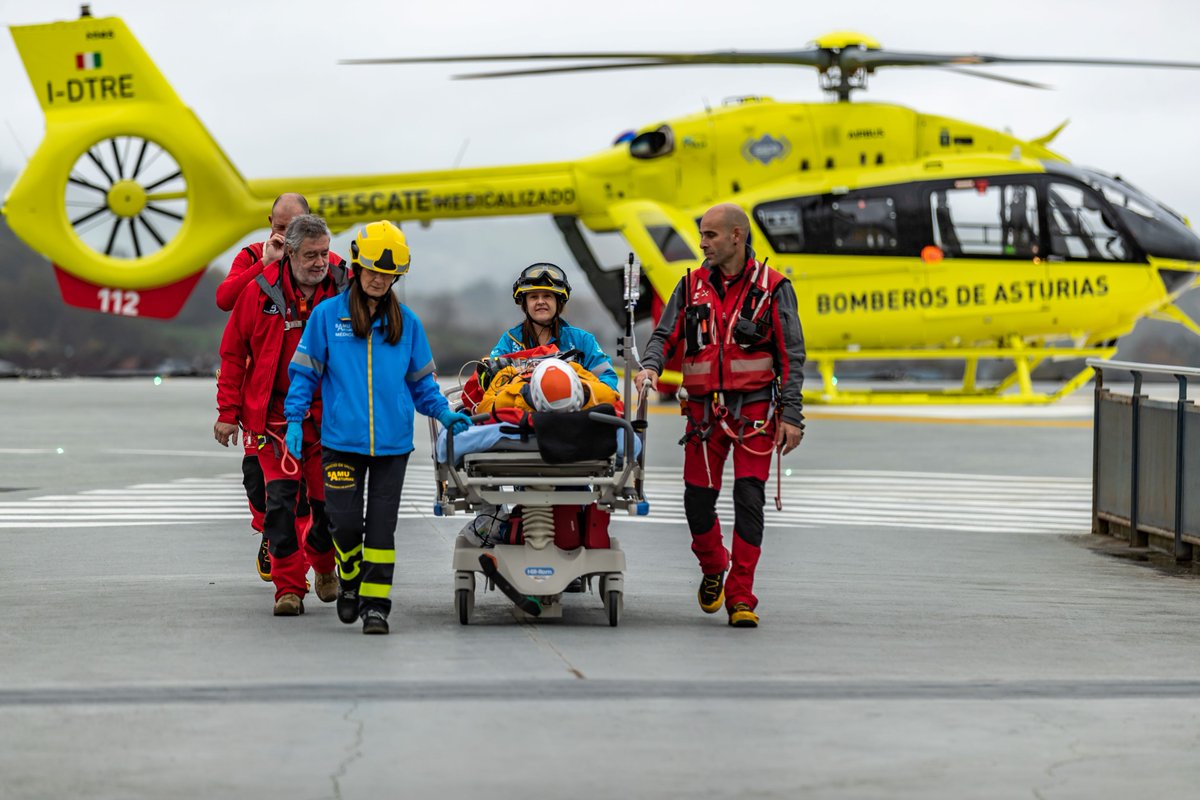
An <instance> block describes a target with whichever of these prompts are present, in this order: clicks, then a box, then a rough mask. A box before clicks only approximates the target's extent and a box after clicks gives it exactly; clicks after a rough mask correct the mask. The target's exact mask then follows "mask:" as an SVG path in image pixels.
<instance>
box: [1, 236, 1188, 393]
mask: <svg viewBox="0 0 1200 800" xmlns="http://www.w3.org/2000/svg"><path fill="white" fill-rule="evenodd" d="M223 274H224V273H223V272H221V271H217V270H210V272H209V274H208V275H206V276H205V277H204V279H203V280H202V281H201V282H200V285H199V286H197V287H196V290H195V292H193V294H192V296H191V298H190V299H189V300H188V302H187V304H186V305H185V306H184V308H183V310H182V312H180V314H179V316H178V317H176V318H175V319H173V320H170V321H167V322H164V321H161V320H150V319H136V318H128V317H116V316H108V315H104V314H98V313H95V312H92V311H83V310H81V309H76V308H70V307H68V306H66V305H64V304H63V302H62V300H61V299H60V298H59V293H58V286H57V285H56V283H55V280H54V274H53V270H52V269H51V268H50V265H49V264H48V263H47V262H46V260H45V259H44V258H43V257H41V256H40V255H38V254H36V253H34V252H32V251H31V250H30V249H29V248H28V247H26V246H25V245H24V243H22V242H21V241H19V240H18V239H17V238H16V237H15V236H14V235H13V234H12V232H11V231H10V230H9V229H8V226H7V225H4V224H2V223H0V275H3V276H4V278H5V289H6V290H5V291H4V292H0V359H2V360H6V361H10V362H12V363H13V364H15V365H16V366H17V368H18V369H19V370H20V371H21V372H22V373H24V374H30V375H56V374H57V375H119V374H147V373H155V372H164V373H171V374H211V373H212V371H213V369H214V368H215V367H216V366H217V363H218V361H219V357H218V354H217V349H218V346H219V344H220V340H221V332H222V331H223V330H224V327H225V320H226V315H225V314H224V313H223V312H221V311H220V310H218V309H217V307H216V304H215V302H214V300H213V297H214V295H215V292H216V286H217V283H218V282H219V281H220V279H221V277H222V276H223ZM509 292H510V289H509V286H508V285H507V284H501V283H490V282H487V281H483V280H472V281H469V282H468V283H467V285H466V286H461V287H454V288H452V289H450V288H448V289H447V290H446V291H444V292H439V293H438V294H426V295H420V294H410V295H409V296H407V297H406V302H407V303H408V304H409V305H410V306H412V307H413V309H414V310H416V312H417V314H418V315H419V316H420V317H421V319H422V320H423V321H424V323H425V327H426V330H427V332H428V334H429V338H430V344H431V346H432V348H433V353H434V357H435V359H436V360H437V363H438V367H439V371H440V372H441V373H442V374H443V375H453V374H454V373H456V372H457V371H458V368H459V366H461V365H462V364H463V363H465V362H467V361H469V360H471V359H474V358H479V357H480V356H482V355H485V354H486V353H487V351H488V350H489V349H490V348H491V346H492V345H493V344H494V343H495V342H496V339H497V338H498V337H499V335H500V332H501V331H502V330H504V329H505V328H507V327H509V326H511V325H514V324H516V323H517V322H518V321H519V320H520V312H519V311H518V310H517V308H516V307H515V306H514V305H513V303H512V299H511V295H510V294H509ZM576 294H577V297H576V298H575V299H574V300H572V303H571V307H570V309H569V312H568V314H567V317H568V319H570V320H571V321H572V322H573V323H574V324H576V325H580V326H582V327H585V328H588V329H590V330H592V331H593V332H594V333H595V334H596V335H597V338H598V339H599V340H600V342H601V344H602V345H603V346H604V347H605V349H606V350H609V352H610V355H613V356H615V346H614V344H613V343H614V341H615V338H616V336H617V328H616V326H615V325H614V323H613V322H612V319H611V317H609V316H608V314H607V312H606V311H604V310H603V309H602V308H601V306H600V304H599V302H598V301H596V300H595V299H594V298H593V297H587V296H582V297H580V296H578V295H579V294H581V293H579V292H577V293H576ZM1180 305H1181V307H1183V309H1184V310H1185V311H1187V312H1188V313H1189V314H1191V315H1192V316H1193V317H1194V318H1200V292H1193V293H1192V294H1191V295H1188V296H1186V297H1184V298H1183V300H1182V301H1181V303H1180ZM646 331H647V327H646V326H645V325H642V326H639V341H640V342H641V343H642V346H644V345H645V338H646ZM1118 358H1121V359H1124V360H1128V361H1146V362H1153V363H1161V364H1181V365H1196V364H1200V337H1196V336H1193V335H1192V334H1191V333H1189V332H1187V331H1186V330H1184V329H1183V328H1182V327H1180V326H1178V325H1174V324H1171V323H1165V322H1155V321H1153V320H1144V321H1142V322H1141V323H1139V325H1138V329H1137V331H1135V332H1134V333H1133V334H1132V335H1130V336H1128V337H1126V338H1125V339H1123V340H1122V341H1121V349H1120V352H1119V353H1118ZM994 366H995V369H994V370H991V369H988V368H987V366H986V365H981V375H980V377H981V378H984V377H987V374H988V373H989V372H993V371H999V370H1000V369H1001V368H1002V366H1001V365H1000V364H996V365H994ZM851 368H853V369H854V370H855V373H854V374H855V375H857V376H862V377H872V376H873V377H882V378H895V379H904V378H925V377H928V378H935V377H957V374H956V373H958V372H960V371H961V365H959V364H954V363H949V364H943V363H939V362H930V361H923V362H875V363H865V362H864V363H862V364H859V365H856V366H854V367H851V365H849V364H848V365H846V369H843V370H840V372H841V374H842V375H844V376H846V377H850V376H851V373H850V369H851ZM1003 368H1004V369H1007V368H1008V367H1007V365H1005V366H1004V367H1003ZM1077 370H1078V366H1077V365H1075V364H1047V365H1045V366H1043V367H1042V368H1040V369H1039V371H1038V372H1037V373H1036V374H1035V377H1046V378H1050V377H1055V376H1058V375H1061V374H1072V373H1073V372H1075V371H1077Z"/></svg>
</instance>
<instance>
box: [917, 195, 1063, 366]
mask: <svg viewBox="0 0 1200 800" xmlns="http://www.w3.org/2000/svg"><path fill="white" fill-rule="evenodd" d="M926 208H927V209H928V211H927V213H928V214H929V219H930V222H931V225H930V233H931V235H932V242H931V244H933V245H934V247H935V248H936V250H932V251H930V250H928V249H927V250H926V252H925V262H926V279H927V287H928V289H929V292H930V293H931V294H932V296H933V298H934V303H933V305H932V307H931V308H929V309H928V310H927V318H928V319H929V320H930V323H931V325H932V326H933V330H934V332H935V338H937V339H943V340H949V341H956V340H957V341H963V342H966V343H972V342H986V341H996V340H999V339H1001V338H1003V337H1005V336H1007V335H1009V334H1011V333H1014V332H1016V331H1017V330H1020V331H1022V332H1024V331H1026V330H1032V331H1034V332H1035V333H1038V332H1041V330H1042V329H1044V328H1045V326H1046V325H1047V324H1048V323H1049V322H1050V308H1049V305H1048V303H1046V302H1045V301H1044V300H1043V299H1042V298H1041V296H1040V292H1039V287H1041V285H1042V284H1043V283H1044V281H1045V280H1046V265H1045V262H1044V259H1043V258H1042V256H1043V255H1044V251H1045V245H1044V244H1043V241H1042V239H1043V237H1042V232H1041V228H1042V225H1041V217H1040V214H1039V201H1038V192H1037V186H1036V184H1035V183H1034V182H1033V181H1032V180H1030V181H1028V182H1026V180H1022V179H1021V178H1020V177H1016V178H1014V177H1008V176H1005V177H1002V178H990V177H987V178H963V179H959V180H954V181H947V182H944V183H943V182H939V183H935V184H931V185H930V186H929V188H928V203H927V206H926ZM939 253H940V258H939V257H938V254H939ZM1018 316H1019V317H1020V320H1019V324H1018V322H1016V321H1015V320H1016V318H1017V317H1018Z"/></svg>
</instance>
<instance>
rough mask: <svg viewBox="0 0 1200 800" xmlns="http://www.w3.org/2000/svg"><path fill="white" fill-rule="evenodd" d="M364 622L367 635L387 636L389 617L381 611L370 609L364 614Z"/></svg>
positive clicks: (364, 631)
mask: <svg viewBox="0 0 1200 800" xmlns="http://www.w3.org/2000/svg"><path fill="white" fill-rule="evenodd" d="M362 621H363V633H365V634H368V635H370V634H387V632H388V623H387V617H385V616H384V615H383V612H382V611H380V610H379V609H376V608H368V609H367V610H366V611H364V612H363V618H362Z"/></svg>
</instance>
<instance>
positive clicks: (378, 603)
mask: <svg viewBox="0 0 1200 800" xmlns="http://www.w3.org/2000/svg"><path fill="white" fill-rule="evenodd" d="M350 252H351V256H352V257H351V260H350V263H351V265H352V267H353V269H354V280H353V281H352V282H351V284H350V288H349V289H348V290H347V291H345V292H343V293H342V294H340V295H338V296H336V297H333V298H330V299H329V300H328V301H326V302H324V303H321V304H320V305H318V306H317V307H316V308H315V309H313V312H312V315H311V316H310V317H309V320H308V324H307V326H306V327H305V329H304V335H303V336H302V337H301V339H300V345H299V346H298V347H297V348H296V354H295V355H294V356H293V357H292V363H291V365H290V366H289V368H288V374H289V375H290V377H291V387H290V389H289V391H288V396H287V400H286V401H285V403H284V416H286V417H287V420H288V432H287V445H288V450H290V451H292V452H297V451H298V450H299V448H300V443H301V422H302V421H303V420H304V417H305V415H306V414H307V413H308V407H309V404H310V403H311V402H312V397H313V393H314V391H315V390H316V388H317V386H318V385H319V386H320V387H321V397H322V402H323V407H324V413H323V414H322V417H321V444H322V453H321V462H322V466H323V468H324V471H325V498H326V500H325V503H326V505H325V509H326V513H327V514H328V516H329V523H330V529H331V532H332V534H333V543H334V547H335V549H336V550H337V559H338V579H339V580H338V597H337V613H338V618H339V619H340V620H341V621H342V622H345V623H347V624H350V623H352V622H354V621H355V620H356V619H359V618H361V619H362V622H363V633H372V634H380V633H387V632H388V623H387V617H388V613H389V612H390V611H391V606H392V603H391V600H390V599H389V597H388V596H389V594H390V593H391V588H392V574H393V570H394V567H395V563H396V544H395V539H396V537H395V534H396V519H397V513H398V512H399V508H400V493H401V491H402V490H403V488H404V473H405V469H406V468H407V466H408V455H409V453H410V452H412V449H413V423H414V412H416V411H420V412H421V413H422V414H424V415H425V416H427V417H434V418H436V419H437V420H438V421H439V422H441V423H442V424H443V425H445V426H446V427H449V428H452V429H453V430H454V432H455V433H459V432H461V431H463V430H466V428H467V426H469V425H470V424H471V420H470V418H469V417H467V416H466V415H464V414H457V413H455V412H453V411H451V410H450V405H449V403H447V402H446V398H445V397H443V396H442V393H441V390H440V389H439V388H438V385H437V382H436V381H435V380H434V374H433V354H432V353H431V352H430V350H429V340H428V339H427V338H426V337H425V329H424V328H423V327H422V326H421V321H420V320H419V319H417V316H416V314H414V313H413V312H412V311H411V310H410V309H408V308H406V307H405V306H404V305H402V304H401V303H400V301H399V300H397V299H396V295H395V294H393V293H392V285H393V284H395V282H396V281H397V280H398V279H399V277H400V276H401V275H403V274H404V273H406V272H408V267H409V263H410V258H409V251H408V245H407V243H406V242H405V240H404V234H403V233H401V231H400V229H399V228H397V227H396V226H395V225H393V224H392V223H390V222H372V223H371V224H369V225H367V226H366V227H365V228H362V229H361V230H359V232H358V235H357V236H356V237H355V240H354V242H353V243H352V244H351V246H350ZM293 445H294V446H295V449H294V450H293ZM368 475H369V476H370V484H371V492H370V495H369V496H367V497H366V498H365V503H364V489H365V488H366V485H367V478H368Z"/></svg>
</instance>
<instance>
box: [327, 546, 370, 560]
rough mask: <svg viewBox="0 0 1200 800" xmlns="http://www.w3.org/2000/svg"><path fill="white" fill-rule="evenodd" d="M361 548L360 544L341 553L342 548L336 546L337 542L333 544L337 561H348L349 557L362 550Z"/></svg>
mask: <svg viewBox="0 0 1200 800" xmlns="http://www.w3.org/2000/svg"><path fill="white" fill-rule="evenodd" d="M362 548H363V546H362V545H361V544H359V545H356V546H355V547H352V548H351V549H349V550H347V551H345V552H343V551H342V548H340V547H338V546H337V542H334V543H333V549H334V550H337V555H338V561H347V560H349V559H350V557H351V556H354V555H357V554H358V551H359V550H362Z"/></svg>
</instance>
